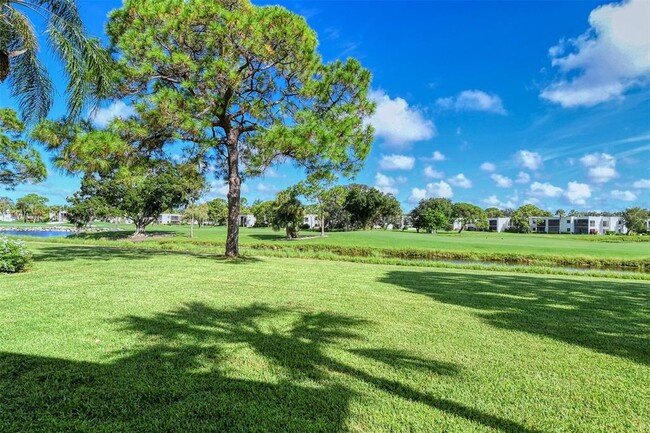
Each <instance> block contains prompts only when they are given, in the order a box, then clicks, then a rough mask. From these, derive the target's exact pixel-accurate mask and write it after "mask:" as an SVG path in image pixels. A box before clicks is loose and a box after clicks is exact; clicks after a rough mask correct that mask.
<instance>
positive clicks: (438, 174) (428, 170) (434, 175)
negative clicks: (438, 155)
mask: <svg viewBox="0 0 650 433" xmlns="http://www.w3.org/2000/svg"><path fill="white" fill-rule="evenodd" d="M424 176H425V177H427V178H429V179H442V178H444V177H445V174H444V173H443V172H442V171H438V170H436V169H434V168H433V167H431V166H430V165H428V166H426V167H425V168H424Z"/></svg>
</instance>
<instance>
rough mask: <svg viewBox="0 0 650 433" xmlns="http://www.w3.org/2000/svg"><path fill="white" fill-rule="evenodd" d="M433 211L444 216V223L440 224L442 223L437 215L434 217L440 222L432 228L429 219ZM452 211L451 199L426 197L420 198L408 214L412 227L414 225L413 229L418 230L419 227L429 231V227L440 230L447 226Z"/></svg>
mask: <svg viewBox="0 0 650 433" xmlns="http://www.w3.org/2000/svg"><path fill="white" fill-rule="evenodd" d="M433 213H438V214H440V215H443V216H444V217H445V224H444V225H442V223H441V222H440V221H439V220H438V218H439V217H436V219H437V220H438V222H440V224H439V225H437V226H436V228H435V229H432V228H431V225H430V220H431V218H432V216H433ZM452 213H453V205H452V203H451V200H449V199H448V198H428V199H422V200H420V202H419V203H418V205H417V206H416V207H415V209H413V210H412V211H411V214H410V216H411V221H412V224H413V227H415V229H416V230H417V231H418V232H419V231H420V229H424V230H427V231H429V230H430V229H431V230H442V229H444V228H447V227H448V226H449V225H450V223H451V219H452Z"/></svg>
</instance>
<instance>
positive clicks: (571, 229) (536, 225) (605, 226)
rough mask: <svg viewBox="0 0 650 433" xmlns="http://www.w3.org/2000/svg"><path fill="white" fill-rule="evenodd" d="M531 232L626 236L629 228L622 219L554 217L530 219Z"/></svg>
mask: <svg viewBox="0 0 650 433" xmlns="http://www.w3.org/2000/svg"><path fill="white" fill-rule="evenodd" d="M528 224H529V225H530V230H531V231H532V232H536V233H570V234H579V235H586V234H594V235H603V234H605V233H607V232H614V233H618V234H626V233H627V228H626V227H625V222H624V220H623V218H621V217H606V216H565V217H559V216H552V217H530V218H529V219H528Z"/></svg>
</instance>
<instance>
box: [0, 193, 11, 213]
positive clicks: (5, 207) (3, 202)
mask: <svg viewBox="0 0 650 433" xmlns="http://www.w3.org/2000/svg"><path fill="white" fill-rule="evenodd" d="M13 207H14V201H13V200H12V199H10V198H9V197H0V215H4V214H5V213H7V212H10V211H11V209H13Z"/></svg>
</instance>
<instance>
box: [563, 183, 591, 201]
mask: <svg viewBox="0 0 650 433" xmlns="http://www.w3.org/2000/svg"><path fill="white" fill-rule="evenodd" d="M564 197H566V199H567V200H568V201H569V203H571V204H578V205H585V204H586V203H587V199H588V198H589V197H591V188H590V187H589V185H587V184H586V183H579V182H569V184H568V186H567V190H566V191H565V192H564Z"/></svg>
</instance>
